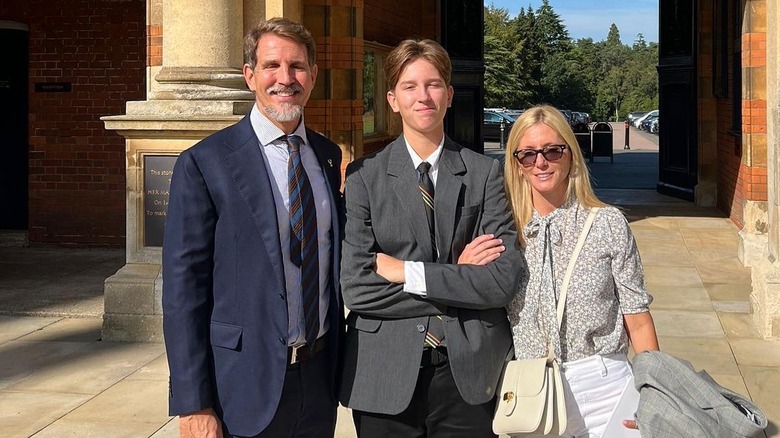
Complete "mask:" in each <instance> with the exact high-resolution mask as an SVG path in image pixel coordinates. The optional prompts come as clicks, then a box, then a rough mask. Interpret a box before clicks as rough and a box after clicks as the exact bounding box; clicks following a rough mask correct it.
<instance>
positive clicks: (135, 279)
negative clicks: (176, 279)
mask: <svg viewBox="0 0 780 438" xmlns="http://www.w3.org/2000/svg"><path fill="white" fill-rule="evenodd" d="M161 275H162V272H161V269H160V265H159V264H146V263H128V264H126V265H125V266H124V267H122V268H121V269H120V270H119V271H117V273H116V274H114V275H112V276H111V277H108V278H107V279H106V282H105V291H104V300H105V313H104V314H103V332H102V335H103V340H105V341H121V342H162V340H163V336H162V305H161V297H162V295H161V293H160V290H159V289H160V287H159V286H160V285H161V284H162V281H161Z"/></svg>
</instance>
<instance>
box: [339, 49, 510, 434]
mask: <svg viewBox="0 0 780 438" xmlns="http://www.w3.org/2000/svg"><path fill="white" fill-rule="evenodd" d="M385 69H386V76H387V78H388V85H389V91H388V92H387V100H388V102H389V104H390V106H391V107H392V109H393V111H395V112H396V113H399V114H400V115H401V119H402V122H403V133H402V135H401V136H400V137H398V138H397V139H396V140H395V141H393V142H392V143H391V144H389V145H388V146H387V147H386V148H384V149H383V150H381V151H380V152H378V153H376V154H375V155H371V156H367V157H364V158H361V159H359V160H356V161H354V162H353V163H351V164H350V165H349V167H348V168H347V177H346V188H345V199H346V212H347V221H346V229H345V233H344V252H343V262H342V265H341V285H342V291H343V295H344V302H345V304H346V306H347V308H348V309H349V310H350V313H349V315H348V317H347V337H346V341H345V346H344V347H345V353H344V368H343V375H342V378H341V389H340V393H339V399H340V401H341V402H342V403H343V404H344V405H345V406H348V407H350V408H352V414H353V418H354V421H355V426H356V429H357V434H358V436H359V437H363V438H381V437H404V438H415V437H442V438H445V437H446V438H459V437H461V438H479V437H494V436H495V435H494V434H493V432H492V430H491V424H492V418H493V412H494V407H495V392H496V386H497V384H498V379H499V376H500V373H501V370H502V367H503V365H504V361H505V360H506V359H507V357H508V355H511V335H510V331H509V323H508V320H507V316H506V311H505V309H504V306H506V305H507V304H508V303H509V302H510V301H511V300H512V298H513V297H514V295H515V294H516V293H517V284H518V279H519V277H520V275H521V273H522V272H523V266H524V265H523V259H522V254H521V252H520V248H519V245H518V241H517V235H516V232H515V228H514V224H513V222H512V215H511V212H510V211H509V207H508V204H507V201H506V197H505V195H504V190H503V179H502V177H501V169H500V165H499V163H498V162H497V161H495V160H492V159H490V158H487V157H485V156H483V155H480V154H477V153H475V152H473V151H471V150H469V149H466V148H463V147H462V146H460V145H458V144H457V143H455V142H453V141H452V140H451V139H449V138H448V137H447V136H446V135H445V134H444V116H445V114H446V112H447V108H448V107H449V106H450V104H451V103H452V97H453V88H452V86H451V85H450V76H451V71H452V67H451V63H450V59H449V56H448V55H447V52H446V51H445V50H444V49H443V48H442V47H441V46H440V45H439V44H438V43H436V42H434V41H431V40H406V41H403V42H401V43H400V44H399V45H398V46H397V47H396V48H394V49H393V50H392V51H391V52H390V53H389V54H388V55H387V58H386V61H385ZM483 234H484V235H485V236H480V237H478V236H479V235H483ZM472 241H473V242H472ZM470 242H471V243H470ZM502 242H503V244H502ZM486 248H487V249H486Z"/></svg>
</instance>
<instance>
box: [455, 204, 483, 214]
mask: <svg viewBox="0 0 780 438" xmlns="http://www.w3.org/2000/svg"><path fill="white" fill-rule="evenodd" d="M479 208H480V205H479V204H477V205H471V206H469V207H463V208H461V209H460V217H468V216H472V215H475V214H477V213H479Z"/></svg>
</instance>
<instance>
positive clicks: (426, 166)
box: [417, 161, 431, 175]
mask: <svg viewBox="0 0 780 438" xmlns="http://www.w3.org/2000/svg"><path fill="white" fill-rule="evenodd" d="M429 170H431V163H429V162H427V161H423V162H422V163H420V165H419V166H417V172H419V173H420V175H425V174H427V173H428V171H429Z"/></svg>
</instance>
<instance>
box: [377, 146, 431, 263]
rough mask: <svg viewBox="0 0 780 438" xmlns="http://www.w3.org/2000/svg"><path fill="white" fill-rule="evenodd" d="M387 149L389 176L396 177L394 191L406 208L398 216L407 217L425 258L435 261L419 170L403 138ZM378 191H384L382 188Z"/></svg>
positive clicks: (378, 188)
mask: <svg viewBox="0 0 780 438" xmlns="http://www.w3.org/2000/svg"><path fill="white" fill-rule="evenodd" d="M387 147H388V148H390V158H389V161H388V164H387V174H388V175H391V176H394V177H396V178H395V183H394V184H393V191H394V192H395V195H396V197H397V198H398V201H399V202H400V203H401V205H402V206H403V207H404V208H403V212H398V214H399V215H403V216H405V217H406V220H407V222H408V223H409V229H410V230H412V235H413V236H414V240H415V241H416V242H417V244H418V245H419V246H420V248H423V249H424V254H423V256H424V257H425V258H426V260H435V257H434V256H435V254H436V251H435V248H433V244H432V242H431V234H430V231H429V230H428V219H427V216H426V213H425V205H424V204H423V200H422V195H421V194H420V189H419V188H418V187H417V170H416V169H415V168H414V166H413V165H412V157H410V156H409V151H407V150H406V141H405V140H404V137H403V136H400V137H398V138H397V139H396V140H395V141H394V142H392V143H390V145H388V146H387ZM376 189H377V190H382V188H381V187H377V188H376Z"/></svg>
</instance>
